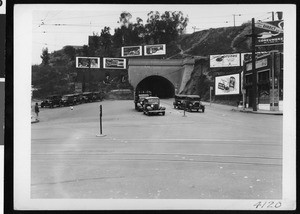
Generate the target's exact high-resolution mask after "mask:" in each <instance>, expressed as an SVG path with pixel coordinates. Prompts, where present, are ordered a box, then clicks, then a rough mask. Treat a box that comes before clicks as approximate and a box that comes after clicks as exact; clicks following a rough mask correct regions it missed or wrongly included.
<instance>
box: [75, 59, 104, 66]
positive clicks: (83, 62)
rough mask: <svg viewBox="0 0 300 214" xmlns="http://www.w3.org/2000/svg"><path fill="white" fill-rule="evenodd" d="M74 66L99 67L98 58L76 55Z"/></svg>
mask: <svg viewBox="0 0 300 214" xmlns="http://www.w3.org/2000/svg"><path fill="white" fill-rule="evenodd" d="M76 68H100V58H99V57H76Z"/></svg>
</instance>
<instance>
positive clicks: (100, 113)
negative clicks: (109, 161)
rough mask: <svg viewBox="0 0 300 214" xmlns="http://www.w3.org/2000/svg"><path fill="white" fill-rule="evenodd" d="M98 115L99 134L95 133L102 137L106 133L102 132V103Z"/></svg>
mask: <svg viewBox="0 0 300 214" xmlns="http://www.w3.org/2000/svg"><path fill="white" fill-rule="evenodd" d="M99 116H100V134H99V135H97V137H104V136H106V135H104V134H102V105H100V112H99Z"/></svg>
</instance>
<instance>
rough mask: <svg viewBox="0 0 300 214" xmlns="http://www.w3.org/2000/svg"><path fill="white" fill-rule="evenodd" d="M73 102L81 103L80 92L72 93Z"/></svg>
mask: <svg viewBox="0 0 300 214" xmlns="http://www.w3.org/2000/svg"><path fill="white" fill-rule="evenodd" d="M74 103H75V104H81V103H83V96H82V93H76V94H74Z"/></svg>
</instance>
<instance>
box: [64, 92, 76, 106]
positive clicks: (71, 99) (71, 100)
mask: <svg viewBox="0 0 300 214" xmlns="http://www.w3.org/2000/svg"><path fill="white" fill-rule="evenodd" d="M61 105H63V106H73V105H76V98H75V95H74V94H66V95H64V96H62V98H61Z"/></svg>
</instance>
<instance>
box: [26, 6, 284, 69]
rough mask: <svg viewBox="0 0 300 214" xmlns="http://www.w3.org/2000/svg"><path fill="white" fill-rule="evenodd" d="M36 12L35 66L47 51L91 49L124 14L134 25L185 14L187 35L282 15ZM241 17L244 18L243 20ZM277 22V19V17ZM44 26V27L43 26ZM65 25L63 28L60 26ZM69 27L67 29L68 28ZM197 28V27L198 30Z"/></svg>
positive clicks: (214, 9)
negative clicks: (91, 40)
mask: <svg viewBox="0 0 300 214" xmlns="http://www.w3.org/2000/svg"><path fill="white" fill-rule="evenodd" d="M34 8H35V10H34V11H33V12H32V63H33V64H39V63H41V58H40V55H41V53H42V49H43V48H44V47H47V48H48V50H49V52H53V51H54V50H59V49H61V48H62V47H63V46H65V45H80V46H81V45H87V44H88V36H89V35H92V34H93V32H95V33H99V34H100V32H101V30H102V29H103V28H104V27H105V26H108V27H110V28H111V34H113V33H114V29H115V28H117V27H119V26H120V25H119V24H118V23H117V22H118V21H119V16H120V14H121V13H122V12H123V11H127V12H129V13H131V14H132V20H131V21H132V22H133V23H136V18H137V17H140V18H142V19H143V21H144V24H146V21H147V14H148V13H149V12H150V11H159V12H160V13H161V14H162V13H163V12H164V11H182V12H183V15H184V16H188V17H189V22H188V26H187V29H186V33H193V32H194V30H196V31H200V30H203V29H209V28H217V27H229V26H233V25H234V18H233V17H234V16H233V15H234V14H235V15H236V16H235V25H236V26H239V25H241V24H242V23H244V22H247V21H251V19H252V18H255V20H262V21H271V20H272V13H271V12H272V11H273V12H274V13H275V12H277V11H282V10H281V9H282V7H281V6H280V5H255V4H251V5H238V4H227V5H200V4H193V5H191V4H186V5H184V4H183V5H175V4H172V5H157V4H152V5H145V4H144V5H136V4H135V5H131V4H126V5H124V4H123V5H121V4H106V5H103V4H96V5H76V4H74V5H34ZM239 14H240V16H239ZM274 17H275V20H276V19H277V15H276V13H275V15H274ZM42 23H44V24H42ZM58 24H63V25H58ZM64 24H66V25H64ZM193 27H196V29H194V28H193Z"/></svg>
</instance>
